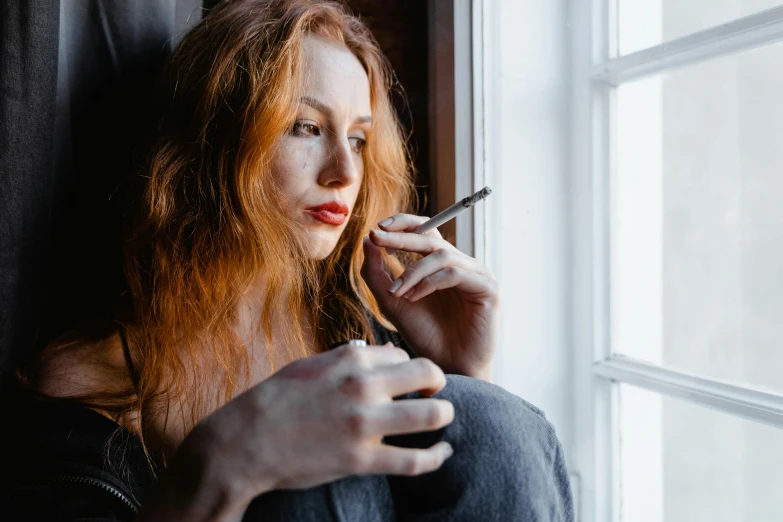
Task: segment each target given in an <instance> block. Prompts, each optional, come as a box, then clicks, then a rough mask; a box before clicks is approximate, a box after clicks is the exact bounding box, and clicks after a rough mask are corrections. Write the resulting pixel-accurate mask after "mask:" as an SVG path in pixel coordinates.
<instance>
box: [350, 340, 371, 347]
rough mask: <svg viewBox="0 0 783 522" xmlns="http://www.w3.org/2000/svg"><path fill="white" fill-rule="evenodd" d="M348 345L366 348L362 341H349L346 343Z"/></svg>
mask: <svg viewBox="0 0 783 522" xmlns="http://www.w3.org/2000/svg"><path fill="white" fill-rule="evenodd" d="M348 344H352V345H354V346H367V343H366V342H365V341H363V340H362V339H351V340H350V341H348Z"/></svg>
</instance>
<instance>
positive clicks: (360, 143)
mask: <svg viewBox="0 0 783 522" xmlns="http://www.w3.org/2000/svg"><path fill="white" fill-rule="evenodd" d="M348 142H349V143H350V144H351V150H352V151H354V152H355V153H356V154H361V153H362V151H363V150H364V146H365V145H367V141H366V140H364V139H362V138H348Z"/></svg>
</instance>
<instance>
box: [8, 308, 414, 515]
mask: <svg viewBox="0 0 783 522" xmlns="http://www.w3.org/2000/svg"><path fill="white" fill-rule="evenodd" d="M372 326H373V331H374V333H375V335H376V342H377V344H384V343H386V342H388V341H392V342H393V343H394V344H395V345H397V346H401V347H403V349H405V350H406V351H408V352H409V354H410V355H411V357H414V355H413V353H412V352H411V351H410V350H409V349H408V348H407V347H406V346H405V345H404V343H403V342H402V340H401V339H400V337H399V335H398V334H396V333H395V332H391V331H389V330H386V329H385V328H383V326H381V325H380V324H378V323H377V322H375V321H372ZM12 404H13V406H12V409H9V410H6V411H5V412H3V417H5V419H4V422H3V423H2V429H0V431H2V432H5V433H4V438H5V439H6V442H7V443H6V444H4V445H3V447H4V450H3V455H2V457H1V458H0V464H1V465H2V468H0V469H2V472H1V473H0V474H1V475H2V476H1V477H0V520H2V521H9V522H11V521H13V522H43V521H46V522H53V521H73V522H75V521H77V520H78V521H82V522H84V521H91V522H110V521H111V522H119V521H130V520H133V518H134V517H135V515H136V514H137V513H138V512H139V510H140V508H141V506H142V505H143V503H144V499H145V498H146V496H147V494H148V493H149V491H150V489H151V488H152V486H153V485H154V484H155V482H156V475H155V472H156V470H158V469H159V466H158V465H157V463H155V462H150V461H149V460H148V459H147V457H146V455H145V453H144V451H143V449H142V446H141V442H140V441H139V439H138V438H137V437H135V436H134V435H132V434H131V433H130V432H128V431H127V430H125V429H124V428H122V427H121V426H120V425H118V424H117V423H115V422H113V421H112V420H110V419H108V418H107V417H104V416H103V415H101V414H99V413H97V412H95V411H93V410H91V409H89V408H86V407H84V406H82V405H80V404H76V403H73V402H68V401H60V400H40V399H34V398H31V397H29V396H24V395H20V396H19V397H18V398H16V399H15V400H14V401H12Z"/></svg>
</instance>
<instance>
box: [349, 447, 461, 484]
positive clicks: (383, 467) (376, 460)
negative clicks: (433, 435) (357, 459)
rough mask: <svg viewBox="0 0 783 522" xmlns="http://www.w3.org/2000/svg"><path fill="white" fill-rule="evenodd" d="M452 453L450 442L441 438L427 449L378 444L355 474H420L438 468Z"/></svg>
mask: <svg viewBox="0 0 783 522" xmlns="http://www.w3.org/2000/svg"><path fill="white" fill-rule="evenodd" d="M452 454H453V450H452V448H451V444H449V443H448V442H446V441H443V440H442V441H440V442H438V443H437V444H434V445H432V446H431V447H429V448H427V449H411V448H398V447H396V446H389V445H388V444H380V445H379V446H378V447H377V448H376V449H375V450H373V451H372V453H371V456H370V457H369V459H368V463H367V464H366V466H362V468H363V469H360V470H359V471H358V472H357V474H381V475H407V476H409V477H410V476H415V475H421V474H423V473H429V472H431V471H435V470H436V469H438V468H440V467H441V466H442V465H443V463H444V462H445V461H446V459H448V458H449V457H451V455H452Z"/></svg>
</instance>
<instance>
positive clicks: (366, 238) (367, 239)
mask: <svg viewBox="0 0 783 522" xmlns="http://www.w3.org/2000/svg"><path fill="white" fill-rule="evenodd" d="M369 240H370V236H364V237H363V238H362V244H363V245H366V244H367V242H368V241H369Z"/></svg>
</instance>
